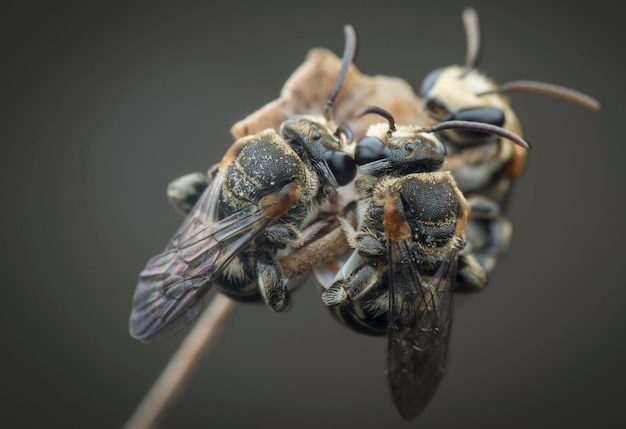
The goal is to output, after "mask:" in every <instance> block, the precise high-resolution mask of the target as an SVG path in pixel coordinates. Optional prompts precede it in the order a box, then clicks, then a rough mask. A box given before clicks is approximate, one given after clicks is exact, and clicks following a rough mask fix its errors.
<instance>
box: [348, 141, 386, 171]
mask: <svg viewBox="0 0 626 429" xmlns="http://www.w3.org/2000/svg"><path fill="white" fill-rule="evenodd" d="M390 155H391V152H390V151H389V148H388V147H387V146H385V145H384V144H383V142H382V141H380V140H379V139H377V138H376V137H371V136H366V137H363V138H362V139H361V140H359V142H358V143H357V145H356V149H355V151H354V161H355V162H356V164H357V165H364V164H369V163H370V162H374V161H378V160H379V159H385V158H389V156H390Z"/></svg>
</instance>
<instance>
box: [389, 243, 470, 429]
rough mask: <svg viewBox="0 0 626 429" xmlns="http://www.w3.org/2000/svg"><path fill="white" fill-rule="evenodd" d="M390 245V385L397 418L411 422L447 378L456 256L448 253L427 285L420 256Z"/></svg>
mask: <svg viewBox="0 0 626 429" xmlns="http://www.w3.org/2000/svg"><path fill="white" fill-rule="evenodd" d="M387 241H388V263H389V274H388V275H389V312H388V324H387V341H388V343H387V382H388V384H389V388H390V390H391V396H392V398H393V402H394V404H395V406H396V409H397V410H398V413H399V414H400V415H401V416H402V417H403V418H404V419H406V420H412V419H414V418H415V417H417V415H419V414H420V413H421V412H422V411H423V410H424V408H425V407H426V405H427V404H428V403H429V401H430V400H431V398H432V397H433V395H434V393H435V391H436V389H437V386H438V385H439V382H440V381H441V379H442V377H443V375H444V374H445V370H446V363H447V355H448V339H449V333H450V323H451V320H452V319H451V318H452V286H453V282H454V278H455V275H456V269H457V253H458V252H457V250H456V249H455V250H454V251H452V252H450V255H449V257H448V258H447V259H446V260H445V261H444V262H442V263H441V265H440V266H439V268H438V269H437V271H436V273H435V274H434V275H433V276H432V278H430V279H428V280H427V279H426V278H425V276H424V275H422V273H420V271H419V270H418V267H419V265H418V262H419V256H418V254H417V253H416V252H415V251H414V250H413V249H412V248H411V247H410V246H409V245H408V244H407V243H406V242H405V241H395V240H390V239H388V240H387Z"/></svg>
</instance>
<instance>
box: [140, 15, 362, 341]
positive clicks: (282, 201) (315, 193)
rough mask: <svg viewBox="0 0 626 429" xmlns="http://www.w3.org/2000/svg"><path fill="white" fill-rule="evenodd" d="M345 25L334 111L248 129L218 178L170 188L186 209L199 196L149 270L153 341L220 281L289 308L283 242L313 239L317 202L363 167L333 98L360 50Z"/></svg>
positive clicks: (147, 306) (146, 333) (146, 336)
mask: <svg viewBox="0 0 626 429" xmlns="http://www.w3.org/2000/svg"><path fill="white" fill-rule="evenodd" d="M344 30H345V35H346V44H345V51H344V56H343V63H342V67H341V70H340V72H339V77H338V78H337V81H336V85H335V89H334V91H333V93H332V95H331V97H330V100H329V102H328V105H327V109H326V114H325V117H313V116H305V115H301V116H294V117H291V118H289V119H288V120H286V121H284V122H283V123H282V124H281V126H280V128H279V130H278V131H276V130H274V129H267V130H265V131H262V132H259V133H257V134H254V135H250V136H246V137H243V138H240V139H239V140H237V141H236V142H235V143H233V145H232V146H231V147H230V149H229V150H228V151H227V153H226V154H225V155H224V157H223V159H222V161H221V162H220V163H219V165H218V166H217V167H216V168H214V169H212V171H211V175H210V179H205V178H203V177H197V176H196V177H195V178H194V177H193V176H191V177H187V178H185V179H183V180H182V182H178V183H177V184H175V185H173V186H172V187H171V188H170V195H178V197H177V198H172V199H173V200H177V201H178V202H179V203H180V204H179V205H178V207H179V208H180V210H181V211H182V212H186V211H188V210H189V206H191V204H189V203H191V202H193V208H192V209H191V211H190V212H189V214H188V216H187V218H186V219H185V221H184V222H183V224H182V225H181V226H180V228H179V229H178V231H177V232H176V234H175V235H174V237H173V238H172V239H171V241H170V242H169V244H168V245H167V247H166V248H165V250H164V251H163V252H162V253H160V254H158V255H156V256H155V257H153V258H152V259H150V260H149V261H148V263H147V265H146V267H145V269H144V270H143V271H142V272H141V273H140V274H139V283H138V285H137V288H136V291H135V294H134V298H133V308H132V312H131V316H130V334H131V336H133V337H134V338H136V339H139V340H142V341H144V342H152V341H156V340H160V339H162V338H165V337H167V336H169V335H171V334H173V333H175V332H177V331H179V330H180V329H182V328H183V327H185V326H186V325H187V324H188V323H189V322H190V321H191V320H192V319H194V318H195V317H196V316H197V315H198V313H199V311H200V309H201V305H202V297H203V296H204V295H205V294H206V293H207V291H208V290H209V289H210V288H211V286H214V287H216V288H217V289H218V290H219V291H220V292H222V293H224V294H226V295H228V296H230V297H232V298H234V299H236V300H239V301H264V302H265V303H266V304H267V305H268V306H269V307H270V308H272V309H273V310H275V311H284V310H286V309H287V308H288V305H289V294H288V292H289V286H288V279H286V278H285V276H284V275H283V272H282V269H281V267H280V265H279V264H278V262H277V256H278V254H279V252H287V251H289V249H293V248H296V247H298V246H301V245H302V244H303V243H304V242H305V241H306V239H307V236H308V235H309V234H311V229H313V231H314V230H315V226H311V227H310V228H307V226H308V225H309V223H310V222H311V220H312V219H314V218H315V217H316V216H315V211H316V207H317V206H319V205H320V204H322V203H324V202H326V201H328V200H332V199H333V198H335V197H336V193H337V192H336V188H337V187H339V186H341V185H345V184H347V183H349V182H350V181H352V179H353V178H354V176H355V174H356V165H355V163H354V161H353V160H352V158H351V157H350V156H349V155H348V154H346V153H344V152H343V151H342V148H343V146H344V144H345V143H346V142H345V140H349V139H350V138H351V137H350V132H349V130H348V129H347V128H345V127H335V126H334V125H333V123H332V107H333V103H334V100H335V98H336V96H337V94H338V92H339V90H340V88H341V85H342V82H343V79H344V77H345V73H346V70H347V68H348V65H349V64H350V63H351V62H352V58H353V56H354V52H355V43H356V36H355V33H354V29H353V28H352V27H351V26H346V27H345V29H344ZM185 190H187V191H185ZM178 191H180V192H178ZM177 192H178V193H177ZM198 195H200V196H199V197H198ZM195 200H197V201H195Z"/></svg>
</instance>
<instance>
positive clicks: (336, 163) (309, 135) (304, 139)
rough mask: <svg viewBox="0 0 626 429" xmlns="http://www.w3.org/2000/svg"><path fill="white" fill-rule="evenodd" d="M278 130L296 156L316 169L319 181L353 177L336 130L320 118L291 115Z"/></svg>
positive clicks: (331, 182)
mask: <svg viewBox="0 0 626 429" xmlns="http://www.w3.org/2000/svg"><path fill="white" fill-rule="evenodd" d="M280 132H281V134H282V135H283V137H284V139H285V141H287V142H288V144H289V145H290V146H291V148H292V149H293V150H294V151H295V152H296V153H297V154H298V156H299V157H300V159H302V160H303V161H304V162H306V163H308V164H309V165H311V166H312V167H313V168H314V169H315V170H316V171H317V174H318V175H319V177H320V179H321V181H322V182H323V183H325V184H328V185H331V186H334V187H337V186H343V185H346V184H348V183H349V182H351V181H352V179H354V176H355V175H356V165H355V163H354V161H353V159H352V158H351V157H350V156H349V155H348V154H347V153H346V152H345V151H344V150H345V149H344V144H343V143H342V140H341V138H340V137H339V136H338V135H337V132H336V131H334V130H332V129H331V128H329V124H326V123H324V120H323V119H322V118H319V119H318V118H313V117H311V116H308V115H299V116H295V117H293V118H290V119H289V120H287V121H285V122H284V123H283V124H282V125H281V128H280Z"/></svg>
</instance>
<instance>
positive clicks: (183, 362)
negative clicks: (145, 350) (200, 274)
mask: <svg viewBox="0 0 626 429" xmlns="http://www.w3.org/2000/svg"><path fill="white" fill-rule="evenodd" d="M235 305H236V303H235V301H233V300H232V299H230V298H228V297H226V296H225V295H222V294H217V295H216V296H215V297H214V298H213V301H212V302H211V305H209V307H207V309H206V310H204V312H203V313H202V315H201V317H200V319H199V320H198V322H197V323H196V324H195V326H194V327H193V329H192V330H191V332H189V335H187V338H185V340H184V341H183V342H182V343H181V345H180V347H179V349H178V351H177V352H176V354H175V355H174V356H173V357H172V359H171V360H170V362H169V363H168V365H167V366H166V367H165V369H164V370H163V372H162V373H161V375H160V376H159V378H158V379H157V381H156V382H155V383H154V385H153V386H152V388H151V389H150V391H149V392H148V394H147V395H146V396H145V398H144V399H143V401H142V402H141V403H140V404H139V407H137V409H136V410H135V413H134V414H133V415H132V416H131V418H130V420H129V421H128V422H127V423H126V426H125V428H126V429H147V428H153V427H155V425H156V423H157V422H158V421H159V419H160V418H161V417H162V416H163V414H164V413H165V411H166V410H167V408H168V406H169V404H170V403H171V402H172V400H173V399H174V398H175V396H176V394H177V393H178V392H179V391H180V390H181V388H182V387H183V385H184V384H185V383H186V382H187V380H188V379H189V376H190V375H191V373H192V372H193V371H194V369H195V368H196V367H197V365H198V362H199V361H200V358H201V357H202V354H203V352H205V351H206V350H207V348H208V345H209V344H211V343H212V342H213V340H214V339H215V338H216V336H217V334H218V332H219V331H220V328H221V327H222V324H223V323H224V322H225V321H226V319H227V318H228V316H229V315H230V313H231V312H232V311H233V309H234V308H235Z"/></svg>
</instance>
